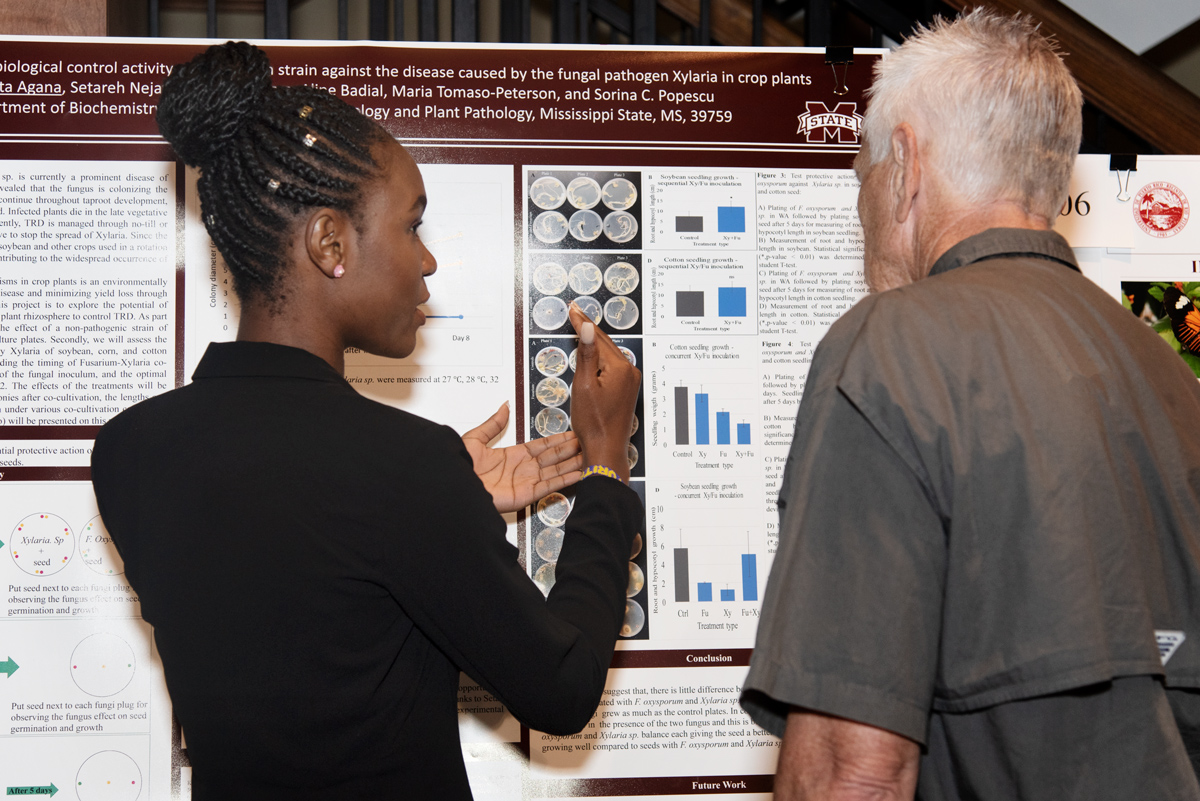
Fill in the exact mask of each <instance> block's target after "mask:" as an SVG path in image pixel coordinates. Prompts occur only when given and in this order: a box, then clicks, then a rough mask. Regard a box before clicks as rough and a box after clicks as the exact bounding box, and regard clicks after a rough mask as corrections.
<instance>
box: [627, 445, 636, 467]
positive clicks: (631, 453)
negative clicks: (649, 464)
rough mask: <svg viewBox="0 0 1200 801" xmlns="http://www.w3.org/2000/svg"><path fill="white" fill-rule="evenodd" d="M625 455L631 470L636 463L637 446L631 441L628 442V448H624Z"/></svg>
mask: <svg viewBox="0 0 1200 801" xmlns="http://www.w3.org/2000/svg"><path fill="white" fill-rule="evenodd" d="M625 453H626V455H627V456H628V457H629V469H630V470H632V469H633V468H634V467H635V466H636V465H637V463H638V452H637V446H636V445H634V444H633V443H632V442H631V443H629V448H628V449H627V450H626V452H625Z"/></svg>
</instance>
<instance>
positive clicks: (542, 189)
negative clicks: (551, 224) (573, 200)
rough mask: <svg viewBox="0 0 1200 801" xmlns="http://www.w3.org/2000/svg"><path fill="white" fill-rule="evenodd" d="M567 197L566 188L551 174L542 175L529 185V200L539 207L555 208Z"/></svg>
mask: <svg viewBox="0 0 1200 801" xmlns="http://www.w3.org/2000/svg"><path fill="white" fill-rule="evenodd" d="M566 199H567V188H566V187H565V186H563V182H562V181H560V180H558V179H557V178H555V177H554V176H553V175H543V176H542V177H541V178H538V179H537V180H536V181H534V182H533V183H532V184H530V185H529V200H530V201H531V202H532V203H533V205H535V206H537V207H538V208H539V209H546V210H547V211H549V210H551V209H557V208H558V207H559V206H561V205H562V204H563V201H564V200H566Z"/></svg>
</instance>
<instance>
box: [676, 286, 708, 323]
mask: <svg viewBox="0 0 1200 801" xmlns="http://www.w3.org/2000/svg"><path fill="white" fill-rule="evenodd" d="M675 316H676V317H703V316H704V292H702V291H695V292H693V291H688V290H680V291H679V292H676V293H675Z"/></svg>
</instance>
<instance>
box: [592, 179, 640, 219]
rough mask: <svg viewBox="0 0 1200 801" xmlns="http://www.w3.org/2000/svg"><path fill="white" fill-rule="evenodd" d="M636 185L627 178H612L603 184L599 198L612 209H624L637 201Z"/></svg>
mask: <svg viewBox="0 0 1200 801" xmlns="http://www.w3.org/2000/svg"><path fill="white" fill-rule="evenodd" d="M637 197H638V193H637V187H636V186H634V185H633V181H630V180H629V179H628V178H613V179H612V180H611V181H609V182H607V183H606V184H604V189H602V190H601V191H600V198H601V200H603V201H604V205H605V206H608V207H609V208H610V209H612V210H613V211H624V210H625V209H627V208H629V207H631V206H632V205H633V204H634V203H637Z"/></svg>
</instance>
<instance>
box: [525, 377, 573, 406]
mask: <svg viewBox="0 0 1200 801" xmlns="http://www.w3.org/2000/svg"><path fill="white" fill-rule="evenodd" d="M533 396H534V397H535V398H537V401H538V403H540V404H542V405H543V406H551V407H555V406H562V405H563V404H564V403H566V402H567V398H569V397H571V388H570V387H569V386H567V382H566V381H563V380H562V379H561V378H543V379H542V380H541V381H539V382H538V383H537V387H536V388H535V389H534V390H533Z"/></svg>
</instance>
